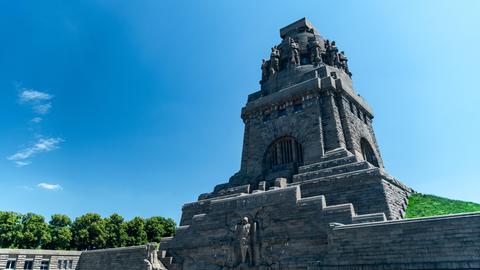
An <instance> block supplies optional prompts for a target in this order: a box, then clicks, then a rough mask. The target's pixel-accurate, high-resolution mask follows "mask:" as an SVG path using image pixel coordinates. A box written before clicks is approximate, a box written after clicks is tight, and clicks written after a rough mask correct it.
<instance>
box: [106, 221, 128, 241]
mask: <svg viewBox="0 0 480 270" xmlns="http://www.w3.org/2000/svg"><path fill="white" fill-rule="evenodd" d="M105 229H106V234H107V236H106V247H107V248H112V247H123V246H124V245H125V242H126V241H127V233H126V232H125V226H124V219H123V217H122V216H120V215H119V214H116V213H115V214H112V215H111V216H109V217H108V218H106V219H105Z"/></svg>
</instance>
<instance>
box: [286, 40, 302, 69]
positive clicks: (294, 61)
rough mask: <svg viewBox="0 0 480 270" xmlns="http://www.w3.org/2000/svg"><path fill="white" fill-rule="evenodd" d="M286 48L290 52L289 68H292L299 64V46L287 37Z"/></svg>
mask: <svg viewBox="0 0 480 270" xmlns="http://www.w3.org/2000/svg"><path fill="white" fill-rule="evenodd" d="M288 48H289V53H290V59H289V68H290V69H293V68H295V67H296V66H298V65H300V46H299V45H298V43H297V42H296V41H295V40H294V39H293V38H291V37H289V38H288Z"/></svg>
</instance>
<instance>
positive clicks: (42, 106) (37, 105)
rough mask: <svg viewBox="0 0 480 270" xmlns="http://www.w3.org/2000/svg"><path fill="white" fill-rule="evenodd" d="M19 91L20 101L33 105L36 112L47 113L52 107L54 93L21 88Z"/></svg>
mask: <svg viewBox="0 0 480 270" xmlns="http://www.w3.org/2000/svg"><path fill="white" fill-rule="evenodd" d="M19 91H20V92H19V93H18V98H19V100H20V103H23V104H28V105H30V106H32V109H33V111H34V112H35V113H36V114H40V115H43V114H47V113H48V112H49V111H50V109H51V108H52V103H51V102H50V101H51V100H52V99H53V95H51V94H49V93H47V92H42V91H37V90H33V89H26V88H21V89H20V90H19Z"/></svg>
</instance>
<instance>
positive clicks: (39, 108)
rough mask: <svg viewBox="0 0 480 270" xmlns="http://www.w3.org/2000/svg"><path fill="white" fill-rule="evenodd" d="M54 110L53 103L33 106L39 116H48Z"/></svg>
mask: <svg viewBox="0 0 480 270" xmlns="http://www.w3.org/2000/svg"><path fill="white" fill-rule="evenodd" d="M51 108H52V103H45V104H37V105H34V106H33V110H34V111H35V112H36V113H38V114H46V113H48V111H50V109H51Z"/></svg>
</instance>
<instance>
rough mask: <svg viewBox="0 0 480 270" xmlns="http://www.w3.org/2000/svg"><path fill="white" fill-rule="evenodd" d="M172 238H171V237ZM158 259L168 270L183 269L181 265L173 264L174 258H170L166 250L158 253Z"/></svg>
mask: <svg viewBox="0 0 480 270" xmlns="http://www.w3.org/2000/svg"><path fill="white" fill-rule="evenodd" d="M169 238H170V237H169ZM158 258H159V259H160V261H161V262H162V263H163V265H164V266H165V268H167V269H168V270H176V269H181V268H180V265H177V264H175V263H174V262H173V257H170V256H168V255H167V252H166V251H165V250H160V251H159V252H158Z"/></svg>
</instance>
